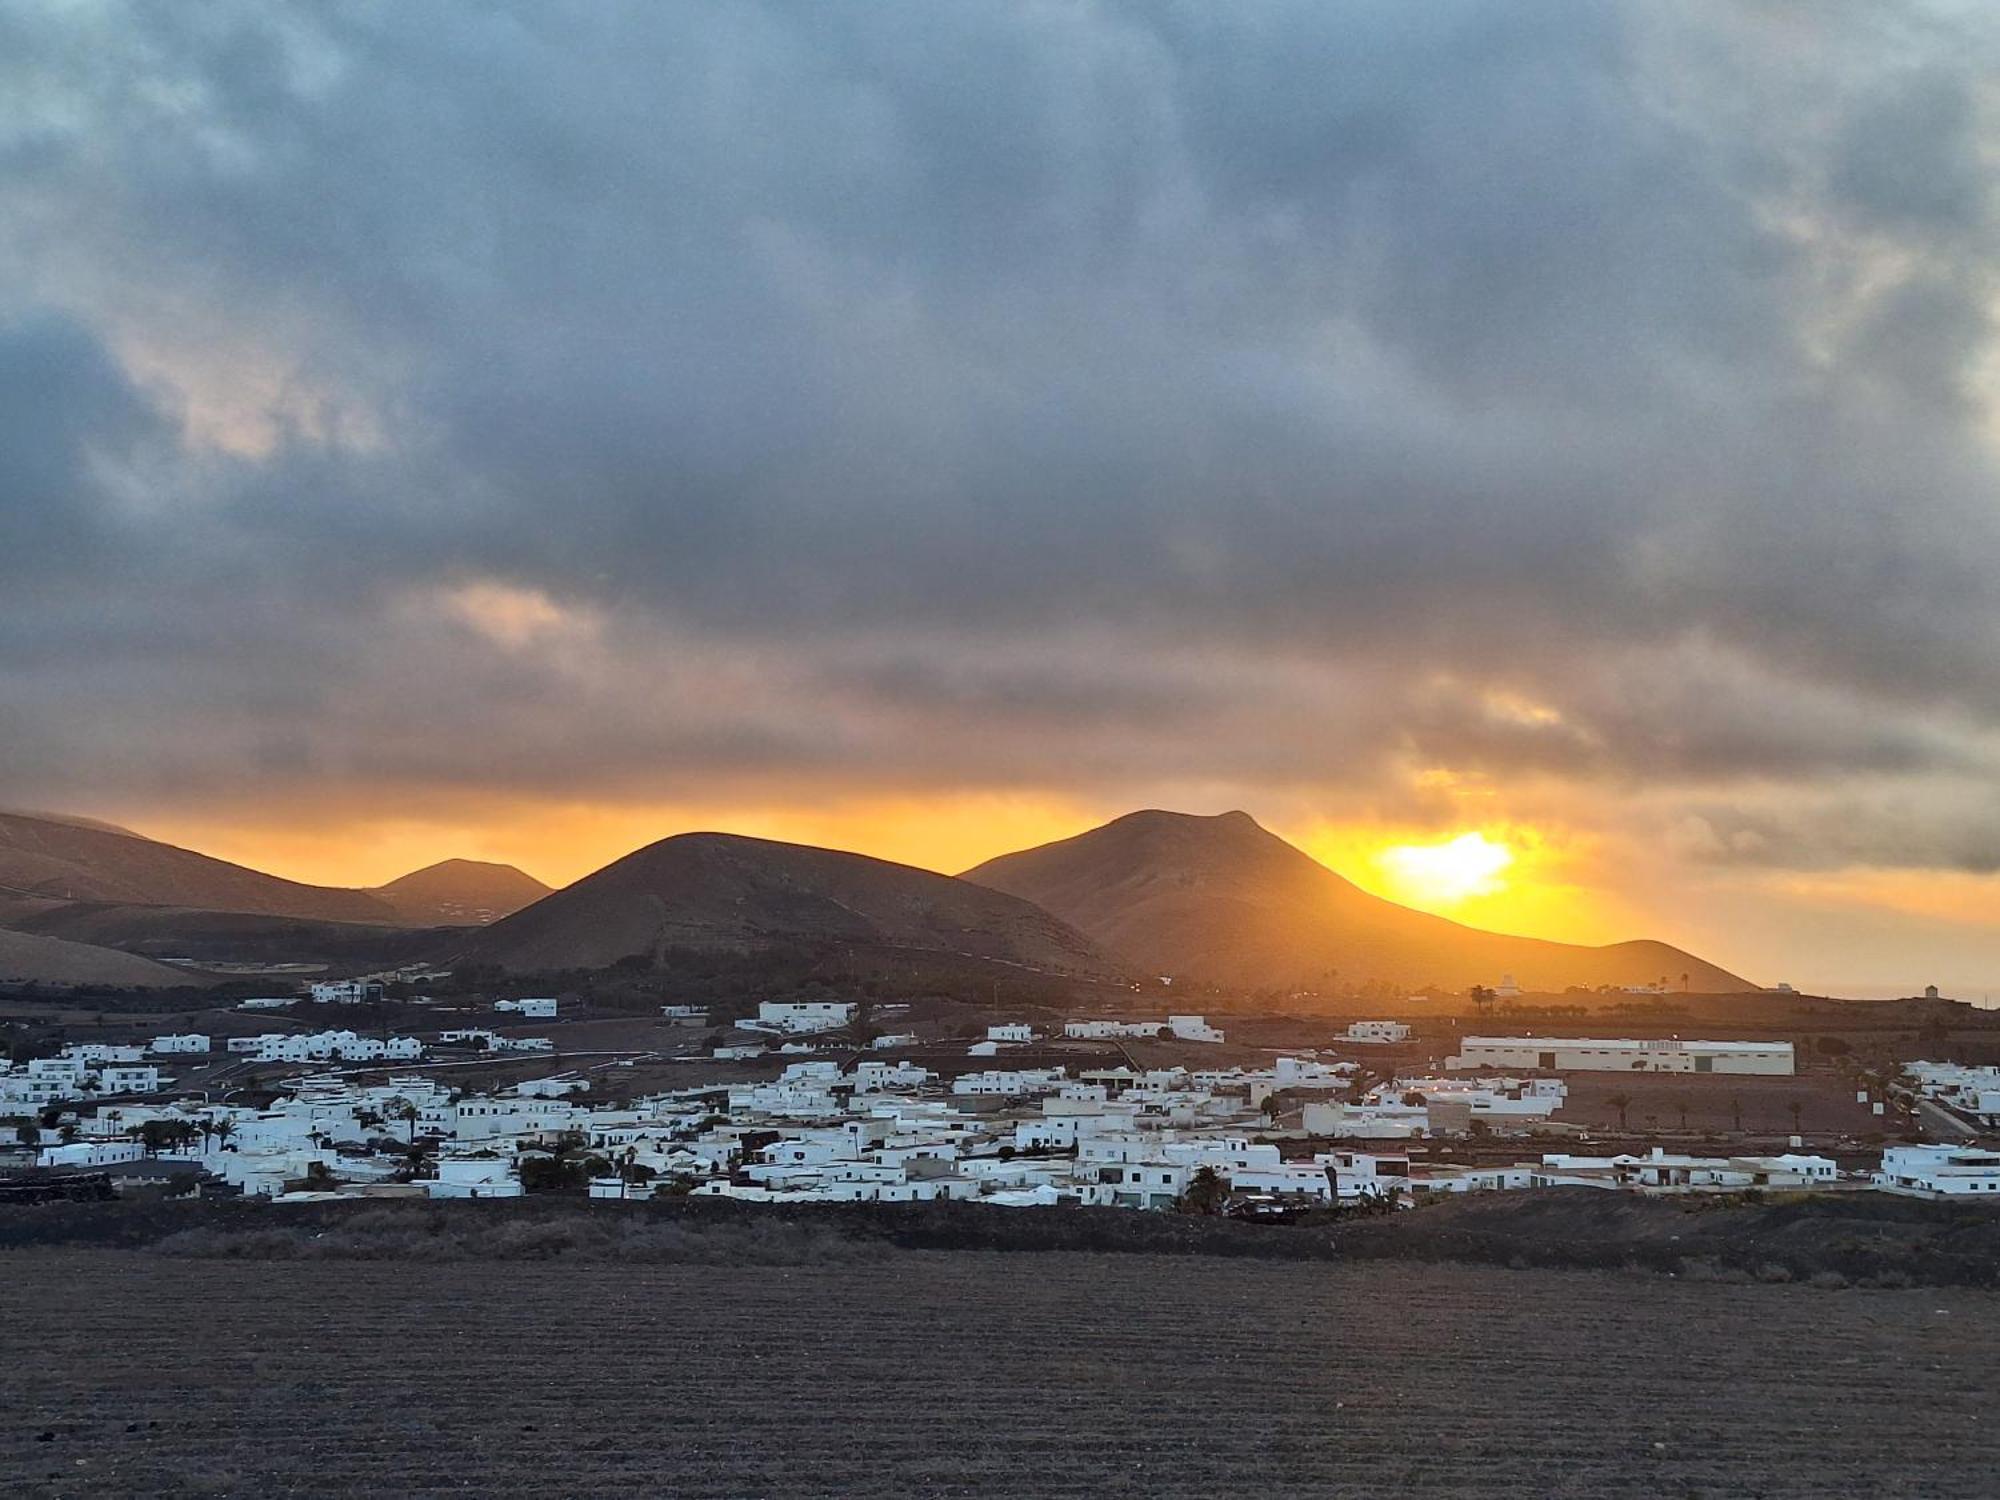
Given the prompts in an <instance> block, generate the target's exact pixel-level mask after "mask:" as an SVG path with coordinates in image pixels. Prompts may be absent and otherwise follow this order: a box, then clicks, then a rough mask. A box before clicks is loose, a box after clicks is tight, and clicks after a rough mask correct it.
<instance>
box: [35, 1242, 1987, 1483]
mask: <svg viewBox="0 0 2000 1500" xmlns="http://www.w3.org/2000/svg"><path fill="white" fill-rule="evenodd" d="M0 1327H4V1328H5V1329H6V1338H7V1347H8V1350H9V1357H8V1358H6V1359H5V1360H0V1414H4V1415H0V1492H5V1493H8V1494H11V1495H23V1496H57V1495H122V1494H149V1495H150V1494H169V1495H173V1494H207V1495H243V1496H262V1495H358V1494H373V1495H382V1496H387V1495H407V1494H434V1493H443V1492H446V1491H449V1492H452V1493H463V1494H475V1495H483V1496H513V1495H531V1494H534V1495H540V1494H563V1495H577V1494H605V1493H620V1494H628V1495H654V1494H675V1495H682V1496H690V1497H720V1496H750V1495H782V1496H835V1495H842V1496H847V1495H1038V1496H1064V1495H1078V1496H1082V1495H1090V1496H1102V1495H1130V1496H1142V1495H1143V1496H1203V1497H1207V1496H1214V1495H1228V1494H1245V1495H1263V1496H1275V1495H1316V1494H1317V1495H1335V1494H1338V1495H1349V1494H1351V1495H1357V1496H1360V1495H1367V1496H1380V1495H1394V1494H1425V1495H1474V1494H1477V1495H1484V1496H1502V1497H1511V1496H1519V1497H1528V1496H1534V1497H1540V1496H1552V1495H1553V1496H1606V1495H1645V1496H1648V1497H1655V1496H1659V1497H1667V1496H1671V1497H1687V1496H1717V1497H1720V1496H1756V1495H1765V1496H1777V1495H1823V1494H1831V1493H1840V1494H1844V1495H1854V1496H1859V1495H1880V1494H1899V1495H1940V1496H1942V1495H1947V1494H1949V1495H1971V1494H1981V1493H1991V1492H1992V1490H1991V1486H1992V1483H1993V1476H1994V1475H1995V1474H1996V1473H2000V1424H1995V1423H1994V1422H1993V1421H1992V1420H1991V1419H1990V1418H1991V1411H1992V1398H1993V1378H1992V1373H1991V1372H1992V1362H1991V1351H1992V1349H1993V1348H1994V1346H1995V1340H1996V1338H2000V1297H1996V1296H1995V1295H1994V1294H1992V1293H1989V1292H1983V1291H1971V1290H1959V1289H1951V1290H1923V1291H1878V1292H1868V1293H1857V1292H1846V1293H1832V1292H1825V1291H1820V1290H1816V1289H1813V1288H1809V1287H1805V1286H1800V1285H1786V1286H1767V1285H1718V1284H1713V1283H1704V1284H1688V1283H1685V1282H1675V1281H1669V1280H1667V1279H1665V1278H1662V1277H1640V1276H1621V1275H1616V1274H1605V1273H1596V1272H1556V1271H1506V1270H1496V1269H1486V1268H1479V1267H1467V1266H1422V1265H1411V1264H1390V1263H1376V1264H1367V1265H1347V1266H1335V1265H1324V1264H1309V1263H1273V1262H1262V1261H1245V1260H1223V1259H1214V1258H1208V1257H1188V1258H1173V1257H1159V1256H1147V1255H1129V1254H1128V1255H1088V1254H1077V1253H1069V1252H1053V1253H1049V1254H1043V1255H1006V1254H993V1253H986V1252H957V1253H940V1252H926V1251H896V1250H883V1251H881V1252H880V1254H879V1256H878V1257H877V1258H875V1259H873V1260H870V1261H868V1262H865V1263H859V1264H853V1263H846V1264H808V1265H795V1266H767V1267H748V1268H745V1267H737V1266H710V1265H665V1266H662V1265H625V1266H619V1265H607V1264H587V1263H584V1264H559V1263H548V1262H544V1263H521V1262H497V1261H495V1262H480V1263H466V1262H453V1263H449V1264H426V1263H421V1262H413V1261H408V1260H396V1261H310V1260H283V1261H223V1260H206V1259H178V1258H174V1257H171V1256H164V1255H156V1254H148V1253H141V1252H130V1251H116V1250H84V1249H75V1248H65V1249H30V1250H18V1251H14V1252H10V1253H7V1254H6V1255H4V1256H0Z"/></svg>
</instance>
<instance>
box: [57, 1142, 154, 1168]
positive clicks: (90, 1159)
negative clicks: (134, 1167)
mask: <svg viewBox="0 0 2000 1500" xmlns="http://www.w3.org/2000/svg"><path fill="white" fill-rule="evenodd" d="M145 1154H146V1148H145V1147H144V1146H141V1145H140V1144H139V1143H138V1142H137V1141H72V1142H70V1143H69V1144H68V1145H66V1146H44V1147H42V1150H41V1154H40V1155H38V1156H37V1157H36V1158H35V1165H36V1166H38V1167H109V1166H115V1165H116V1164H117V1163H119V1162H125V1161H138V1160H139V1159H140V1158H141V1157H143V1156H144V1155H145Z"/></svg>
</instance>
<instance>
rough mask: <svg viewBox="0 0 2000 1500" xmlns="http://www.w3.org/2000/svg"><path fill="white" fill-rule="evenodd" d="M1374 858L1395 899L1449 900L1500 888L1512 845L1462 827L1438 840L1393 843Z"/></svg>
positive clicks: (1423, 902) (1447, 903)
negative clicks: (1434, 842)
mask: <svg viewBox="0 0 2000 1500" xmlns="http://www.w3.org/2000/svg"><path fill="white" fill-rule="evenodd" d="M1375 859H1376V863H1377V864H1378V865H1379V866H1380V867H1381V869H1382V872H1383V874H1384V876H1385V877H1386V878H1387V879H1388V880H1389V882H1390V883H1391V885H1392V886H1393V887H1394V888H1395V889H1396V890H1397V892H1398V893H1399V898H1400V899H1402V900H1406V901H1409V902H1411V903H1413V904H1417V905H1425V906H1431V905H1436V906H1452V905H1456V904H1457V903H1459V902H1462V901H1469V900H1471V899H1472V898H1474V897H1475V896H1490V895H1492V894H1494V893H1495V892H1497V891H1499V890H1501V889H1503V888H1504V887H1505V885H1506V881H1505V880H1504V879H1503V876H1504V873H1505V871H1506V870H1507V867H1508V866H1510V865H1511V864H1513V863H1514V851H1513V850H1512V849H1510V848H1508V847H1507V845H1506V844H1504V843H1498V842H1496V841H1494V840H1492V839H1489V838H1488V837H1486V835H1485V834H1483V833H1461V834H1459V835H1458V836H1457V837H1456V838H1453V839H1447V840H1446V841H1445V842H1444V843H1441V844H1394V845H1391V846H1390V847H1389V848H1387V849H1384V850H1382V851H1381V853H1379V854H1378V855H1376V857H1375Z"/></svg>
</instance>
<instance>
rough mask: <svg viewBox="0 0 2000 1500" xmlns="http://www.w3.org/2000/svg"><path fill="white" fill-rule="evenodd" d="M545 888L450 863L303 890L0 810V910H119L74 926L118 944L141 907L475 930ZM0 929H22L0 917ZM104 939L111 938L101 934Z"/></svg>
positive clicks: (136, 838) (78, 825) (101, 832)
mask: <svg viewBox="0 0 2000 1500" xmlns="http://www.w3.org/2000/svg"><path fill="white" fill-rule="evenodd" d="M548 892H549V888H548V887H547V886H545V885H543V884H542V883H541V882H540V881H539V880H536V879H535V878H534V877H533V876H531V875H527V874H524V873H522V872H521V871H520V870H517V869H515V868H514V867H513V866H512V865H497V864H488V863H485V862H483V861H480V860H472V859H448V860H444V861H443V862H441V863H439V864H435V865H431V866H429V867H428V868H426V869H422V870H417V871H413V872H412V873H411V874H408V875H405V876H403V877H402V878H401V879H399V880H392V881H390V882H389V884H387V885H384V886H378V887H377V888H375V889H374V890H347V889H344V888H342V887H339V886H324V885H306V884H303V883H302V882H299V881H296V880H284V879H281V878H280V877H278V876H276V875H266V874H265V873H264V872H263V871H261V870H252V869H249V868H247V867H245V866H243V865H235V864H231V863H229V862H228V861H227V860H221V859H214V858H211V857H210V856H208V855H206V854H197V853H196V852H195V851H193V850H192V849H181V848H178V847H176V846H175V845H173V844H163V843H161V842H160V841H159V840H157V839H149V838H145V837H143V836H141V835H139V834H136V833H132V832H129V831H128V830H126V829H122V828H115V827H113V826H112V825H111V824H109V823H99V822H95V821H93V820H91V819H88V818H72V817H67V816H63V815H60V814H52V813H18V812H0V903H11V905H12V909H13V910H16V911H25V910H35V911H41V910H44V909H45V908H43V907H41V906H32V907H30V906H24V905H22V903H23V902H24V901H27V902H33V901H43V902H47V901H55V902H75V903H80V904H81V905H82V906H84V907H86V908H97V907H117V908H122V909H124V910H123V912H122V913H121V914H116V915H113V914H107V913H105V912H100V911H95V910H89V911H80V912H79V913H78V914H77V921H78V922H79V923H80V924H82V925H83V926H86V927H95V928H97V929H98V930H100V931H102V932H104V933H106V934H117V941H118V942H119V944H120V945H121V946H124V945H126V938H125V936H124V935H123V933H124V927H125V926H126V925H129V923H130V921H131V920H133V919H134V918H135V917H136V916H137V913H136V912H135V911H134V910H133V909H135V908H142V907H161V908H168V909H170V910H172V911H173V912H176V913H180V914H183V915H184V914H186V913H189V912H233V913H239V914H242V915H245V916H256V917H286V918H292V919H295V920H299V921H308V922H359V923H367V924H369V925H372V926H378V927H447V926H453V927H477V926H483V925H484V924H486V923H488V922H492V921H494V920H496V919H498V918H500V917H504V916H507V915H509V914H510V913H512V912H516V911H519V910H520V909H521V908H522V907H524V906H528V905H530V904H532V903H533V902H536V901H539V900H540V899H541V898H542V897H543V896H546V895H547V894H548ZM0 923H4V924H5V925H7V926H12V927H28V926H31V925H33V924H30V923H28V922H26V921H21V920H15V919H13V917H11V916H10V915H9V914H8V912H7V911H4V910H0ZM105 940H107V941H109V940H111V939H110V938H109V937H107V938H106V939H105Z"/></svg>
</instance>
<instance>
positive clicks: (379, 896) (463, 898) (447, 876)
mask: <svg viewBox="0 0 2000 1500" xmlns="http://www.w3.org/2000/svg"><path fill="white" fill-rule="evenodd" d="M549 890H550V887H548V886H545V885H543V884H542V883H541V881H539V880H537V879H535V877H534V876H532V875H530V874H528V873H526V872H525V871H522V870H517V869H515V868H514V867H513V866H512V865H496V864H488V863H487V862H485V861H483V860H477V859H447V860H443V861H441V862H440V863H438V864H434V865H428V866H426V867H425V868H424V869H421V870H415V871H412V872H411V873H410V874H408V875H405V876H403V877H402V878H401V879H398V880H392V881H390V882H389V883H388V884H387V885H378V886H375V887H374V888H372V889H371V890H369V891H368V893H367V894H369V895H370V896H373V897H374V898H375V899H376V900H378V901H381V902H384V903H385V904H387V905H388V906H389V908H390V909H391V910H392V911H394V912H395V913H396V916H397V918H398V919H399V920H401V921H403V922H407V923H409V924H410V925H411V926H416V927H484V926H486V925H487V924H488V923H489V922H496V921H498V920H499V919H500V918H502V917H506V916H511V915H513V914H514V913H515V912H517V911H519V910H520V909H521V908H522V907H524V906H532V905H534V903H535V902H537V901H539V900H541V899H542V897H544V896H546V895H548V893H549Z"/></svg>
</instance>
